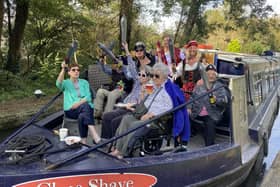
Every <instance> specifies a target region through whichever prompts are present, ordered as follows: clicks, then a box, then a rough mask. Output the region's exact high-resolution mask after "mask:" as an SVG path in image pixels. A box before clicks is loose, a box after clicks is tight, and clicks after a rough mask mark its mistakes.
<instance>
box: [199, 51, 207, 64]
mask: <svg viewBox="0 0 280 187" xmlns="http://www.w3.org/2000/svg"><path fill="white" fill-rule="evenodd" d="M203 59H206V61H207V58H206V54H205V53H202V54H201V56H200V58H199V62H202V60H203Z"/></svg>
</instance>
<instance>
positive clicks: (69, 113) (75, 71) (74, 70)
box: [56, 62, 101, 143]
mask: <svg viewBox="0 0 280 187" xmlns="http://www.w3.org/2000/svg"><path fill="white" fill-rule="evenodd" d="M61 68H62V69H61V71H60V73H59V75H58V78H57V80H56V86H57V87H58V88H59V89H60V90H61V91H63V96H64V104H63V109H64V112H65V115H66V117H68V118H71V119H78V124H79V133H80V136H81V138H82V140H81V142H82V143H86V138H87V135H88V130H89V132H90V134H91V136H92V138H93V140H94V142H96V143H97V142H99V141H100V140H101V138H100V137H99V135H98V133H97V131H96V129H95V127H94V120H93V103H92V96H91V92H90V87H89V83H88V81H86V80H84V79H80V78H79V76H80V67H79V65H78V64H76V63H72V64H70V65H69V67H68V66H67V64H65V62H63V63H62V64H61ZM65 69H68V75H69V79H66V80H64V75H65Z"/></svg>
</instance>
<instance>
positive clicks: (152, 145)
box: [142, 139, 163, 154]
mask: <svg viewBox="0 0 280 187" xmlns="http://www.w3.org/2000/svg"><path fill="white" fill-rule="evenodd" d="M162 143H163V139H148V140H145V141H144V142H143V147H142V149H143V151H144V152H145V153H147V154H153V153H154V152H156V151H159V150H160V148H161V146H162Z"/></svg>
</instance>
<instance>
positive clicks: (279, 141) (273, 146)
mask: <svg viewBox="0 0 280 187" xmlns="http://www.w3.org/2000/svg"><path fill="white" fill-rule="evenodd" d="M279 151H280V111H279V112H278V116H277V118H276V120H275V121H274V125H273V128H272V131H271V135H270V138H269V149H268V156H267V157H266V158H265V159H264V162H265V163H266V170H269V168H270V167H271V165H272V162H273V160H274V159H275V157H276V155H277V153H278V152H279Z"/></svg>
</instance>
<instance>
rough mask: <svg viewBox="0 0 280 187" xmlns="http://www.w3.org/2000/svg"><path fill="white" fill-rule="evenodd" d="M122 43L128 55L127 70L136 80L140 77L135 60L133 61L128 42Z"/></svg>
mask: <svg viewBox="0 0 280 187" xmlns="http://www.w3.org/2000/svg"><path fill="white" fill-rule="evenodd" d="M122 45H123V47H124V50H125V53H126V56H127V71H128V72H129V74H130V76H131V78H132V79H133V80H134V81H135V80H137V78H138V72H137V68H136V65H135V62H134V61H133V59H132V57H131V55H130V52H129V50H128V45H127V43H126V42H125V43H123V44H122Z"/></svg>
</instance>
